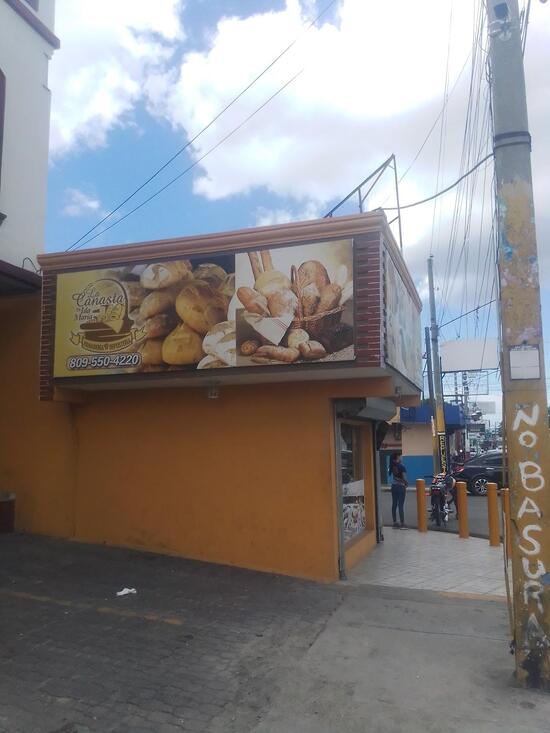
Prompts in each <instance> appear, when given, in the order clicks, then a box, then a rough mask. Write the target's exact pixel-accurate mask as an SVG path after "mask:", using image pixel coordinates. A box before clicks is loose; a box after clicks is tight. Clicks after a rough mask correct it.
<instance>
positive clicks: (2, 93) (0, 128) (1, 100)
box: [0, 69, 6, 185]
mask: <svg viewBox="0 0 550 733" xmlns="http://www.w3.org/2000/svg"><path fill="white" fill-rule="evenodd" d="M5 110H6V77H5V76H4V74H3V72H2V69H0V185H2V149H3V147H4V112H5Z"/></svg>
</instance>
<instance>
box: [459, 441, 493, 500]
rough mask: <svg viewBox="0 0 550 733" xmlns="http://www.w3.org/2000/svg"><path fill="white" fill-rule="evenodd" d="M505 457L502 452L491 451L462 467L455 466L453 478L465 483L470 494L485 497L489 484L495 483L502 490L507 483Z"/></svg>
mask: <svg viewBox="0 0 550 733" xmlns="http://www.w3.org/2000/svg"><path fill="white" fill-rule="evenodd" d="M503 461H504V456H503V453H502V451H500V450H490V451H487V453H481V454H480V455H478V456H474V458H470V460H469V461H466V462H465V463H464V464H463V465H462V466H455V467H454V469H453V478H455V479H456V480H457V481H465V482H466V485H467V486H468V491H469V492H470V494H475V495H476V496H485V494H486V493H487V484H488V483H495V484H497V486H498V487H499V489H500V488H502V487H503V486H504V485H505V483H506V481H505V475H504V465H503Z"/></svg>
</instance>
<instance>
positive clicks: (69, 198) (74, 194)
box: [63, 188, 105, 217]
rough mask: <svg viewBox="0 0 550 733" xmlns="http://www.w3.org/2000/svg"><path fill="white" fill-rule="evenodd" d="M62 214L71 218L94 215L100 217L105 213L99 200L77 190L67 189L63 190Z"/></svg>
mask: <svg viewBox="0 0 550 733" xmlns="http://www.w3.org/2000/svg"><path fill="white" fill-rule="evenodd" d="M63 214H64V216H71V217H74V216H85V215H87V214H95V216H96V217H97V216H100V217H102V216H104V215H105V212H104V211H103V208H102V206H101V201H99V199H97V198H94V197H93V196H89V195H88V194H86V193H84V192H83V191H80V190H79V189H78V188H67V189H66V190H65V205H64V207H63Z"/></svg>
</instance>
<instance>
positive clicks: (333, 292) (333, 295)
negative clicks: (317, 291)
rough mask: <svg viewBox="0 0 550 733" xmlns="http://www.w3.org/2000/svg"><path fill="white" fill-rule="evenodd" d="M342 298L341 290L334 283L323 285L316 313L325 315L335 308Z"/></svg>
mask: <svg viewBox="0 0 550 733" xmlns="http://www.w3.org/2000/svg"><path fill="white" fill-rule="evenodd" d="M341 297H342V288H341V287H340V286H339V285H336V283H332V284H329V285H325V287H324V288H323V289H322V290H321V297H320V298H319V303H318V305H317V310H316V313H326V311H330V310H332V309H333V308H337V307H338V305H339V304H340V298H341Z"/></svg>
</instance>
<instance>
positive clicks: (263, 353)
mask: <svg viewBox="0 0 550 733" xmlns="http://www.w3.org/2000/svg"><path fill="white" fill-rule="evenodd" d="M299 356H300V352H299V351H298V349H289V348H288V347H286V346H260V348H259V349H258V350H257V351H256V353H255V354H254V356H253V357H252V361H255V362H257V363H259V364H263V363H265V361H266V360H273V361H280V362H284V363H285V364H292V363H293V362H295V361H296V360H297V359H298V358H299Z"/></svg>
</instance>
